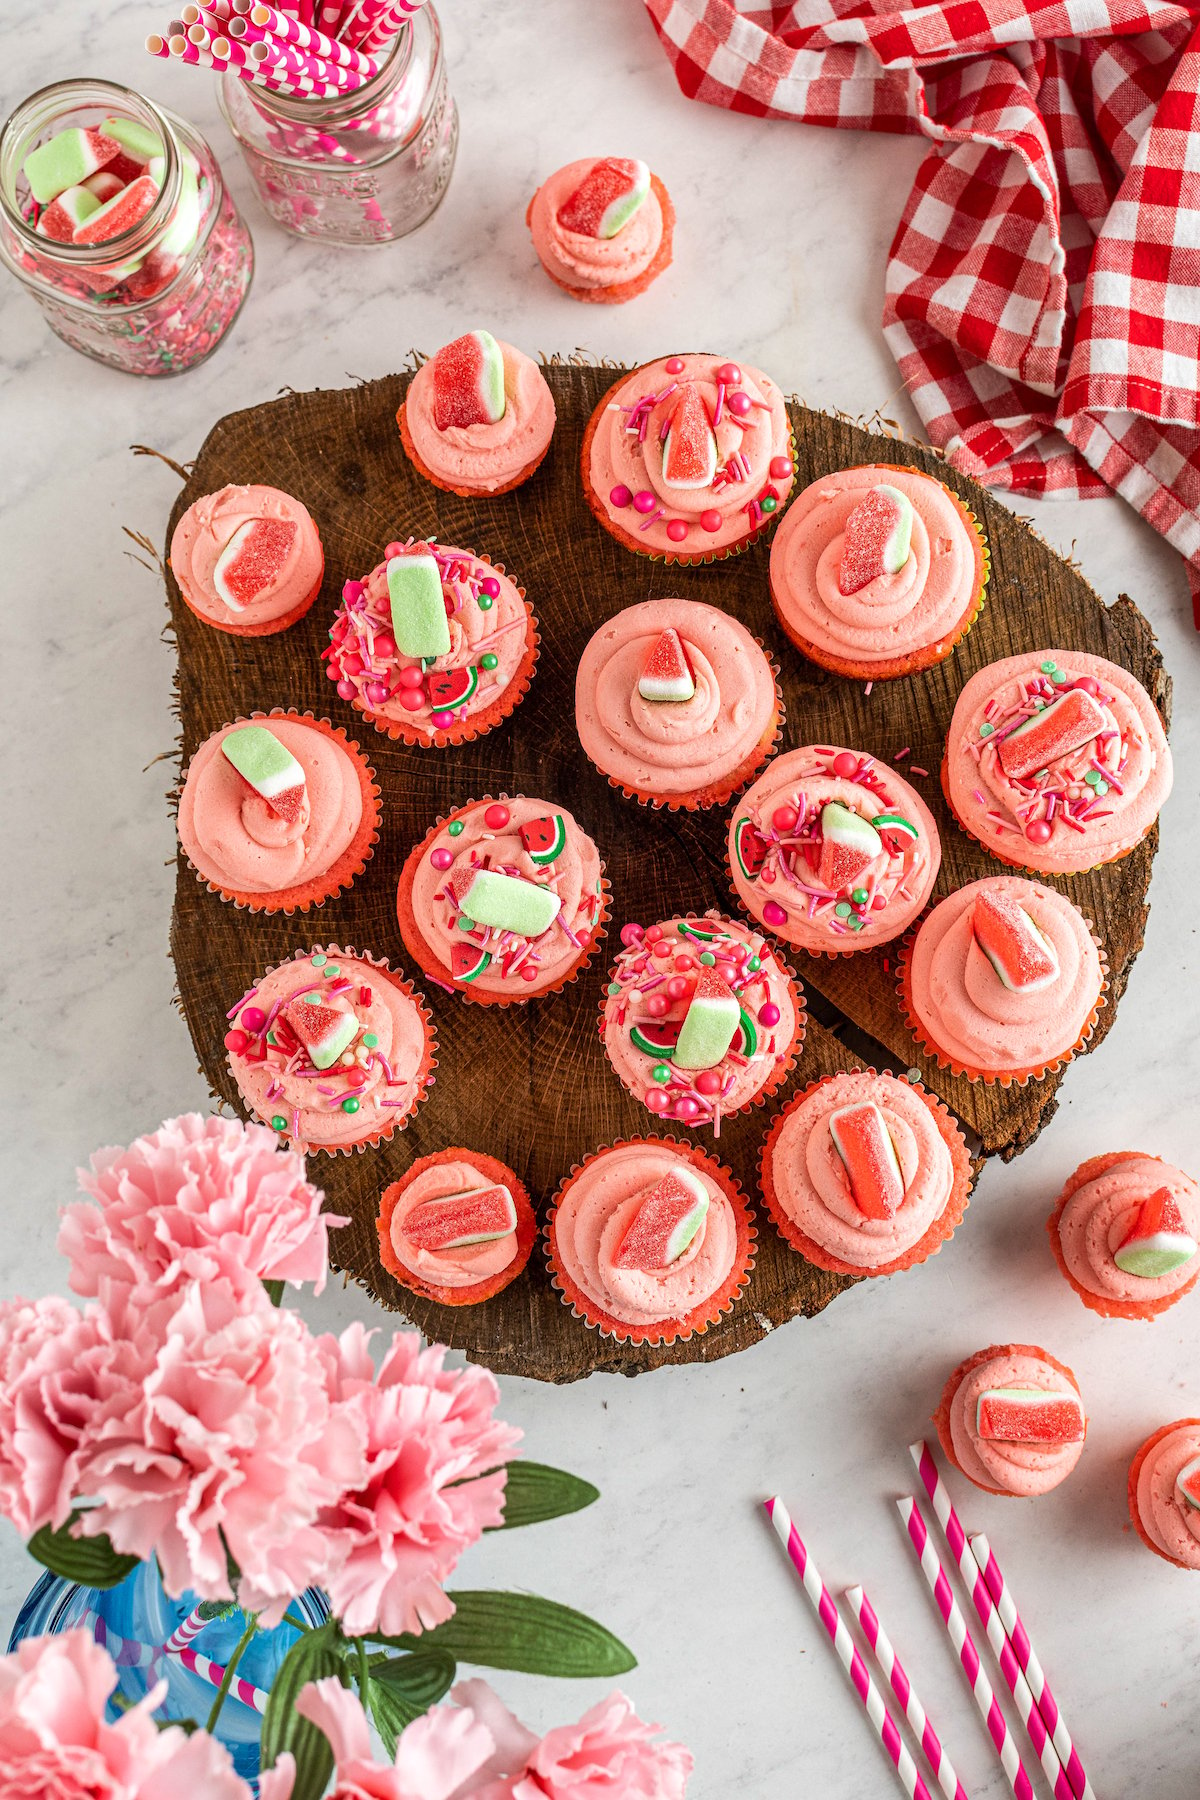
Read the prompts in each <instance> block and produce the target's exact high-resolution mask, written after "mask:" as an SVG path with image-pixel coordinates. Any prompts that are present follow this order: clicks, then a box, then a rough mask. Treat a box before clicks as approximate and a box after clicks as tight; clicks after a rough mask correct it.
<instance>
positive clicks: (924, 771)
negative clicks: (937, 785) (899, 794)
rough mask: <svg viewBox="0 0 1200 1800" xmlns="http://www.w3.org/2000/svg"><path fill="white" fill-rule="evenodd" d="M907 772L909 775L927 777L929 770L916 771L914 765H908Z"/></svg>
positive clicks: (916, 768)
mask: <svg viewBox="0 0 1200 1800" xmlns="http://www.w3.org/2000/svg"><path fill="white" fill-rule="evenodd" d="M908 772H909V774H910V775H928V773H929V770H928V769H918V767H917V765H916V763H909V765H908Z"/></svg>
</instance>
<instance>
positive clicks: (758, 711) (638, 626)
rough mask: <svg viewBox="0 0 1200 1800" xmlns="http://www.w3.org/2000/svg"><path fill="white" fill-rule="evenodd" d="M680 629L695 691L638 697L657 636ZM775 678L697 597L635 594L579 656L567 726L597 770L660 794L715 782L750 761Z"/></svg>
mask: <svg viewBox="0 0 1200 1800" xmlns="http://www.w3.org/2000/svg"><path fill="white" fill-rule="evenodd" d="M672 629H673V630H675V631H677V632H678V633H679V636H680V640H681V642H682V644H683V649H684V654H685V656H686V657H687V660H688V663H689V665H690V667H691V671H692V677H693V680H694V681H695V686H696V691H695V694H694V695H693V697H692V698H691V699H690V700H685V701H675V702H668V703H665V704H664V703H660V702H656V701H651V700H645V699H643V698H642V696H641V694H640V693H639V692H638V678H639V677H640V675H641V673H642V669H643V667H644V665H645V662H646V658H647V657H648V656H649V655H650V653H651V651H652V650H653V648H654V646H655V644H656V643H657V642H658V639H659V636H660V635H661V633H662V632H664V631H667V630H672ZM776 706H777V697H776V691H775V676H774V674H773V672H772V669H771V665H770V663H769V662H768V661H767V658H766V655H765V654H764V652H763V650H762V649H761V648H760V646H759V645H758V644H757V643H756V641H755V639H754V638H753V637H752V636H751V635H750V633H749V632H748V631H747V630H746V627H745V626H744V625H743V624H742V623H741V621H740V619H735V618H733V617H731V616H730V614H729V613H724V612H720V611H719V610H718V609H717V608H716V607H715V606H705V605H703V604H702V603H701V602H700V601H698V600H677V599H667V600H643V601H642V602H641V603H640V604H639V605H637V606H627V607H626V608H625V610H624V611H623V612H619V613H617V614H615V616H614V617H613V618H611V619H608V620H606V622H605V623H604V624H603V625H601V626H600V628H599V630H598V631H597V632H596V633H595V635H594V636H593V637H592V638H591V640H590V642H589V643H588V646H587V648H586V649H585V651H584V653H583V655H582V657H581V658H580V660H579V670H578V673H577V675H576V677H575V724H576V728H577V729H578V732H579V740H580V742H581V744H582V745H583V747H584V750H585V751H586V752H587V754H588V756H590V757H591V759H592V761H593V762H594V763H595V764H596V767H597V768H598V769H600V770H601V771H602V773H604V774H605V775H610V776H612V777H613V779H614V780H615V781H617V782H619V783H620V784H621V785H622V786H623V787H625V788H628V789H632V790H634V791H638V792H642V793H648V794H652V795H655V796H659V797H662V798H664V799H665V798H670V797H671V796H672V795H678V794H694V793H697V792H699V791H700V790H702V789H705V788H708V787H713V786H718V785H719V784H720V783H722V782H724V781H727V780H728V779H729V777H730V776H732V775H735V774H736V773H737V771H738V770H739V769H741V768H742V767H744V766H745V765H746V764H747V763H748V762H752V761H753V760H754V758H755V752H756V750H757V749H758V746H759V745H760V744H761V742H762V739H763V737H764V735H765V733H766V731H767V729H768V727H769V726H770V725H771V723H772V721H773V719H774V717H775V711H776Z"/></svg>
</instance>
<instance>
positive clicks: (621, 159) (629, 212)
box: [555, 156, 650, 238]
mask: <svg viewBox="0 0 1200 1800" xmlns="http://www.w3.org/2000/svg"><path fill="white" fill-rule="evenodd" d="M649 192H650V171H649V169H648V168H647V167H646V164H645V163H644V162H637V161H635V160H634V159H633V158H632V157H628V156H604V157H601V158H600V160H599V162H594V163H593V164H592V166H591V168H590V169H589V170H588V171H587V173H586V175H585V176H584V177H583V180H582V181H581V182H580V183H579V185H578V187H575V188H572V189H571V192H570V193H569V194H568V195H567V197H566V199H565V200H564V201H563V202H562V203H561V205H560V206H559V208H558V211H557V213H556V214H555V217H556V219H557V220H558V223H559V224H560V225H561V226H562V228H563V230H564V231H574V232H577V233H578V234H579V236H581V237H590V238H612V237H616V235H617V233H618V232H619V231H623V230H624V229H625V227H626V225H628V223H629V221H630V220H631V219H632V218H633V216H634V214H635V213H636V212H637V211H638V209H639V208H640V206H641V205H642V202H643V201H644V200H645V198H646V195H647V194H648V193H649Z"/></svg>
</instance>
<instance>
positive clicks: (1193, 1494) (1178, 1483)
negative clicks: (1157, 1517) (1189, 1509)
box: [1175, 1456, 1200, 1506]
mask: <svg viewBox="0 0 1200 1800" xmlns="http://www.w3.org/2000/svg"><path fill="white" fill-rule="evenodd" d="M1175 1492H1176V1493H1177V1494H1178V1496H1179V1498H1180V1499H1181V1500H1182V1501H1183V1504H1184V1505H1185V1506H1200V1456H1193V1457H1192V1459H1191V1461H1190V1462H1185V1463H1184V1465H1183V1467H1182V1469H1180V1471H1179V1473H1178V1475H1177V1476H1176V1477H1175Z"/></svg>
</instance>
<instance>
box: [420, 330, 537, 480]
mask: <svg viewBox="0 0 1200 1800" xmlns="http://www.w3.org/2000/svg"><path fill="white" fill-rule="evenodd" d="M396 422H397V424H398V425H399V427H400V441H401V443H402V444H403V445H404V449H405V452H406V454H407V456H408V459H409V461H410V462H411V463H412V465H413V467H414V469H416V471H417V473H418V475H423V476H424V477H425V480H426V481H431V482H432V483H433V485H434V487H439V488H443V489H444V490H445V491H446V492H447V493H449V494H463V495H466V496H468V497H470V496H478V497H479V498H482V499H487V498H489V497H491V496H494V495H496V494H510V493H511V492H512V490H513V489H514V488H518V487H520V486H521V484H522V482H525V481H528V480H529V477H530V476H531V475H532V474H533V473H534V471H535V470H536V469H537V468H538V465H539V464H540V463H541V461H542V458H543V457H544V456H545V454H546V452H547V450H549V448H550V440H551V438H552V437H553V436H554V423H555V412H554V396H553V394H552V393H551V392H550V389H549V387H548V386H547V383H546V378H545V376H544V375H543V374H542V372H541V370H540V369H539V368H538V366H537V364H536V363H535V362H533V361H532V360H531V358H529V357H528V356H525V355H523V354H522V352H521V351H520V350H514V349H513V347H512V345H511V344H504V343H501V342H500V340H499V339H498V338H494V337H493V336H492V334H491V332H490V331H468V332H467V333H466V334H465V335H464V336H463V337H460V338H455V339H454V341H453V342H452V343H449V344H443V346H442V348H441V349H440V350H439V351H438V352H437V355H436V356H431V357H430V358H429V361H428V362H425V363H422V365H421V367H420V368H419V369H418V370H417V372H416V374H415V375H414V376H413V378H412V380H411V381H410V382H409V384H408V391H407V393H406V394H405V396H404V399H403V401H402V402H401V404H400V410H399V412H398V413H397V414H396Z"/></svg>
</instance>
